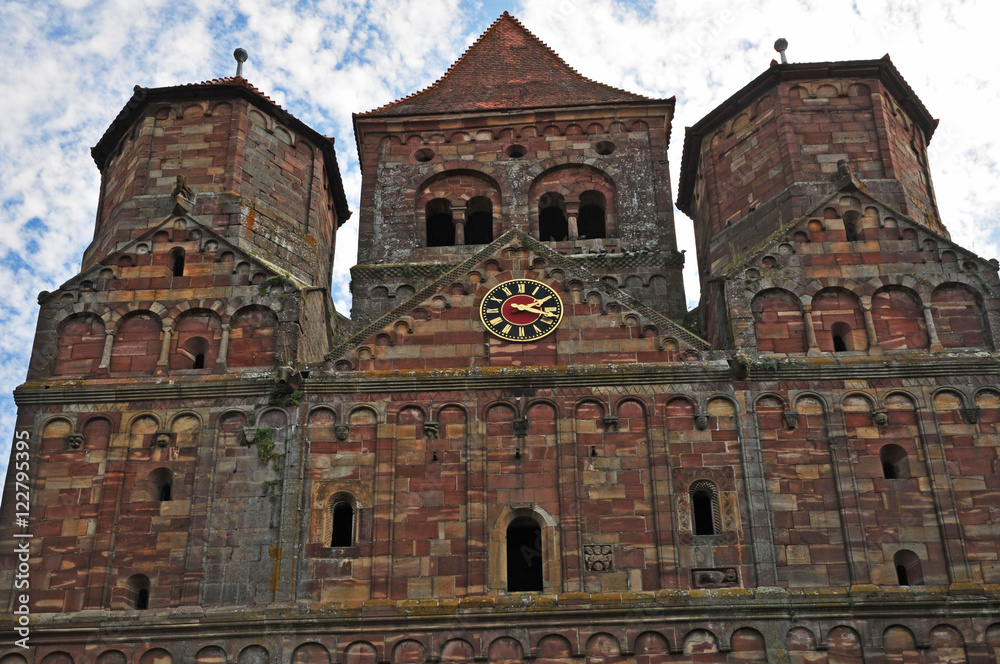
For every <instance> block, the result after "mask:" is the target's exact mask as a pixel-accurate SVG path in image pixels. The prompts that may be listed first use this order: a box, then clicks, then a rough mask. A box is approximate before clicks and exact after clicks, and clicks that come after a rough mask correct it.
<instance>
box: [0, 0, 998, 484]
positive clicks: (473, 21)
mask: <svg viewBox="0 0 1000 664" xmlns="http://www.w3.org/2000/svg"><path fill="white" fill-rule="evenodd" d="M504 10H509V11H510V12H511V13H513V14H514V15H515V16H517V17H518V18H519V19H520V20H521V22H522V23H524V24H525V25H526V26H527V27H528V29H529V30H531V31H532V32H534V33H535V34H536V35H537V36H538V37H540V38H541V39H542V40H543V41H545V42H546V43H548V44H549V45H550V46H551V47H552V48H554V49H555V51H556V52H557V53H559V54H560V55H562V57H563V58H564V59H565V60H566V61H567V62H569V64H570V65H571V66H573V67H575V68H576V69H577V70H578V71H580V72H581V73H583V74H584V75H586V76H589V77H591V78H594V79H597V80H599V81H602V82H605V83H608V84H611V85H614V86H618V87H622V88H625V89H628V90H631V91H634V92H639V93H642V94H646V95H649V96H653V97H670V96H673V95H676V96H677V113H676V118H675V121H674V126H673V139H672V143H671V149H670V162H671V181H672V183H673V185H674V186H676V183H677V174H678V167H679V165H680V147H681V144H682V141H683V128H684V127H685V126H686V125H691V124H694V123H695V122H696V121H697V120H698V119H699V118H701V117H702V116H703V115H704V114H705V113H707V112H708V111H710V110H711V109H712V108H714V107H715V106H716V105H718V104H719V103H720V102H721V101H723V100H724V99H726V98H727V97H728V96H729V95H730V94H732V93H733V92H735V91H736V90H738V89H739V88H740V87H742V86H743V85H744V84H745V83H747V82H748V81H749V80H751V79H752V78H753V77H755V76H757V75H758V74H759V73H761V72H762V71H764V70H765V69H766V68H767V66H768V63H769V62H770V60H771V58H772V57H775V53H774V51H773V48H772V44H773V43H774V40H775V39H776V38H778V37H785V38H787V39H788V41H789V44H790V46H789V49H788V57H789V59H790V61H792V62H806V61H829V60H852V59H871V58H879V57H881V56H882V55H883V54H885V53H889V54H890V55H891V57H892V60H893V62H894V63H895V64H896V66H897V67H898V68H899V70H900V71H901V72H902V74H903V76H904V77H905V78H906V79H907V81H908V82H909V83H910V85H911V86H912V87H913V89H914V90H915V91H916V92H917V94H918V95H919V96H920V97H921V99H922V100H923V102H924V104H925V105H926V106H927V107H928V109H929V110H930V112H931V114H932V115H933V116H934V117H937V118H940V119H941V125H940V127H939V128H938V131H937V133H936V134H935V136H934V139H933V140H932V142H931V172H932V176H933V179H934V183H935V186H936V189H937V194H938V199H939V205H940V208H941V213H942V216H943V218H944V222H945V224H946V225H947V226H948V228H949V230H950V231H951V233H952V236H953V239H955V240H956V241H957V242H959V243H960V244H963V245H964V246H966V247H968V248H970V249H972V250H973V251H975V252H976V253H978V254H979V255H980V256H983V257H985V258H992V257H997V256H1000V230H998V228H1000V187H997V186H996V184H997V181H998V175H1000V166H998V159H1000V129H998V127H997V124H996V121H995V114H996V109H997V108H1000V82H998V81H997V78H996V76H995V75H994V69H995V65H996V63H997V57H996V53H995V50H994V48H995V37H994V34H993V26H994V25H995V11H996V10H995V6H994V5H992V4H991V3H989V2H986V1H979V2H977V1H966V2H922V1H921V2H918V1H917V0H898V1H886V2H883V1H881V0H856V1H854V2H850V1H846V0H754V1H753V2H751V1H750V0H741V1H738V2H722V1H717V0H702V1H699V2H691V1H690V0H662V1H657V0H644V1H640V2H627V1H626V2H622V1H614V0H545V1H542V0H534V1H533V2H528V1H527V0H525V1H524V2H501V1H499V0H494V1H489V2H465V1H459V0H367V1H366V0H356V1H338V2H323V1H316V2H296V3H291V2H287V1H286V0H241V2H240V3H238V5H237V3H231V2H223V1H222V0H198V1H197V2H194V1H191V0H187V1H185V0H144V1H143V2H136V1H135V0H99V1H88V0H65V1H64V2H30V1H29V2H26V1H23V0H4V2H2V3H0V24H2V25H4V26H5V29H4V30H3V31H0V63H2V67H0V90H3V95H2V97H0V155H3V159H0V183H2V184H0V312H2V313H0V472H3V470H4V468H5V465H6V459H7V457H8V455H9V449H10V441H11V438H12V432H13V425H14V415H15V409H14V404H13V399H12V398H11V397H10V394H11V391H12V390H13V389H14V387H16V386H17V385H19V384H20V383H21V382H22V381H23V380H24V376H25V371H26V368H27V362H28V351H29V349H30V346H31V341H32V337H33V333H34V326H35V320H36V316H37V299H36V298H37V294H38V292H39V291H42V290H50V291H51V290H55V289H56V288H58V286H59V285H60V284H61V283H63V282H65V281H66V280H67V279H69V278H70V277H72V276H73V275H74V274H75V273H76V272H77V270H78V269H79V265H80V257H81V255H82V253H83V250H84V249H85V248H86V246H87V244H88V243H89V241H90V239H91V238H92V235H93V226H94V217H95V214H96V206H97V196H98V187H99V184H100V180H99V174H98V172H97V169H96V167H95V166H94V163H93V160H92V159H91V158H90V154H89V150H90V146H92V145H94V144H95V143H96V142H97V140H98V139H99V138H100V137H101V135H102V134H103V132H104V130H105V129H106V128H107V126H108V125H109V124H110V122H111V121H112V120H113V119H114V117H115V115H116V114H117V113H118V111H119V110H120V109H121V107H122V105H123V104H124V103H125V102H126V101H127V100H128V98H129V97H130V96H131V94H132V87H133V86H134V85H142V86H144V87H156V86H166V85H175V84H180V83H189V82H197V81H203V80H208V79H211V78H215V77H219V76H229V75H232V74H233V73H234V72H235V62H234V60H233V58H232V52H233V50H234V49H235V48H236V47H237V46H240V47H243V48H245V49H246V50H247V51H249V53H250V59H249V61H248V62H247V64H246V66H245V71H244V74H245V76H246V77H247V78H248V79H249V80H250V81H251V82H252V83H253V84H254V85H256V86H257V87H258V88H260V89H261V90H263V91H264V92H265V93H266V94H268V95H270V96H271V97H272V98H273V99H275V100H276V101H278V102H279V103H280V104H282V105H283V106H284V107H285V108H287V109H288V110H289V111H291V112H292V114H294V115H295V116H297V117H298V118H299V119H301V120H303V121H305V122H306V123H308V124H309V125H311V126H312V127H313V128H315V129H317V130H318V131H320V132H321V133H323V134H326V135H332V136H335V137H336V138H337V146H338V158H339V161H340V164H341V169H342V171H343V175H344V184H345V188H346V190H347V195H348V202H349V204H350V207H351V208H352V209H354V210H356V209H357V208H358V193H359V190H360V181H361V179H360V173H359V171H358V165H357V155H356V153H355V149H354V136H353V132H352V129H351V120H350V118H351V113H352V112H357V111H365V110H369V109H372V108H375V107H378V106H380V105H382V104H384V103H386V102H388V101H391V100H393V99H396V98H398V97H401V96H403V95H406V94H409V93H411V92H413V91H416V90H418V89H421V88H423V87H425V86H427V85H429V84H430V83H432V82H433V81H434V80H436V79H437V78H438V77H439V76H440V75H441V74H442V73H443V72H444V71H445V70H446V69H447V67H448V66H449V65H450V64H451V62H453V61H454V60H455V59H456V58H457V57H458V56H459V55H461V53H462V52H463V51H464V50H465V48H466V47H467V46H468V45H469V44H470V43H471V42H472V41H473V40H474V39H475V38H476V37H477V36H478V35H479V34H480V33H481V32H482V31H483V30H485V29H486V28H487V27H488V26H489V25H490V23H492V22H493V21H494V20H495V19H496V18H497V16H499V15H500V14H501V13H502V12H503V11H504ZM677 226H678V240H679V242H680V244H681V246H682V247H685V248H689V249H690V248H691V247H692V244H693V234H692V231H691V224H690V221H689V220H688V219H687V218H686V217H685V216H684V215H682V214H680V213H677ZM356 238H357V218H356V217H355V218H354V219H352V220H351V221H350V222H349V223H348V224H347V225H345V226H344V227H343V228H342V229H341V235H340V238H339V239H338V244H337V246H338V254H337V257H336V269H335V279H334V284H333V296H334V300H335V302H336V304H337V308H338V310H339V311H341V312H343V313H345V314H348V313H349V312H350V295H349V293H348V290H347V284H348V282H349V276H348V269H349V268H350V266H351V265H352V264H353V263H354V260H355V249H356ZM688 255H689V256H693V251H689V252H688ZM686 287H687V297H688V300H689V301H696V300H697V297H698V293H697V280H696V278H695V266H694V265H693V264H692V265H689V266H688V269H687V271H686Z"/></svg>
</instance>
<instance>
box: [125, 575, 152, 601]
mask: <svg viewBox="0 0 1000 664" xmlns="http://www.w3.org/2000/svg"><path fill="white" fill-rule="evenodd" d="M125 593H126V598H127V602H128V606H127V608H130V609H139V610H144V609H148V608H149V577H147V576H146V575H144V574H134V575H132V576H130V577H129V578H128V581H126V582H125ZM123 608H126V607H123Z"/></svg>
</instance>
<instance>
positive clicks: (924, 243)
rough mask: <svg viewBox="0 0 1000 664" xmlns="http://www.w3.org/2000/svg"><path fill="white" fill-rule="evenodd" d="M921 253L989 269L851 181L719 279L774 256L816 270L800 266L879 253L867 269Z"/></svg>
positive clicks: (724, 270) (738, 260)
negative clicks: (795, 257)
mask: <svg viewBox="0 0 1000 664" xmlns="http://www.w3.org/2000/svg"><path fill="white" fill-rule="evenodd" d="M849 225H852V226H853V230H852V235H853V239H848V235H847V230H845V229H846V228H847V226H849ZM805 245H808V246H805ZM920 251H925V252H927V251H931V252H933V253H935V254H936V256H937V259H936V260H952V259H954V260H956V261H958V262H960V263H962V262H965V261H968V260H973V261H975V262H976V263H978V264H979V266H980V267H981V268H984V269H986V268H987V267H988V266H989V262H988V261H986V260H984V259H983V258H981V257H979V256H977V255H975V254H973V253H972V252H971V251H969V250H967V249H965V248H964V247H961V246H959V245H958V244H956V243H955V242H953V241H952V240H951V239H950V238H948V237H946V236H944V235H941V234H940V233H938V232H936V231H934V230H932V229H931V228H928V227H927V226H925V225H923V224H920V223H918V222H917V221H915V220H914V219H913V218H911V217H909V216H907V215H906V214H904V213H902V212H900V211H899V210H897V209H895V208H893V207H892V206H890V205H888V204H887V203H884V202H883V201H881V200H879V199H878V198H877V197H875V196H873V195H872V194H870V193H869V192H868V191H866V190H865V188H864V185H863V184H862V183H861V182H859V181H858V180H856V179H855V178H853V177H848V178H846V179H845V181H844V182H842V183H840V186H838V187H837V189H836V191H834V192H833V193H831V194H830V195H828V196H827V197H825V198H824V199H822V200H821V201H820V202H819V203H817V204H816V205H815V206H814V207H813V209H812V210H811V211H810V212H809V213H808V214H805V215H803V216H801V217H799V218H797V219H795V220H793V221H791V222H789V223H788V224H784V225H782V226H781V227H780V228H779V229H778V230H776V231H775V232H774V233H772V234H771V235H769V236H767V237H766V238H764V239H763V240H761V241H760V242H759V243H758V244H757V245H756V246H755V247H753V248H751V249H750V250H748V251H746V252H744V253H742V254H741V255H740V256H739V257H738V258H736V259H734V260H733V261H731V262H730V263H729V264H728V265H726V266H725V267H723V268H722V270H720V274H721V275H722V276H724V277H726V278H729V279H732V278H735V277H737V276H738V275H739V274H741V273H742V272H743V271H744V270H745V269H746V268H747V267H748V266H753V265H759V264H761V262H762V259H765V258H767V257H774V259H775V261H776V262H777V263H778V264H780V265H784V263H783V262H782V259H781V257H782V256H787V255H791V254H795V255H798V256H800V257H803V258H801V259H800V260H799V261H798V262H799V263H801V262H802V261H803V260H805V257H807V256H822V257H823V258H822V259H817V260H815V261H813V263H814V264H815V265H812V266H810V265H805V264H801V265H800V267H802V268H804V269H805V268H808V267H815V266H816V265H824V264H825V265H827V266H830V265H849V264H850V262H849V261H846V262H845V261H843V260H839V261H838V260H837V259H836V256H837V255H838V254H842V255H844V256H859V255H863V254H874V253H878V254H879V260H877V261H875V260H872V261H864V260H862V261H861V262H863V263H868V264H876V263H877V264H882V265H889V264H893V263H897V262H899V263H911V262H912V260H913V253H914V252H920ZM785 262H787V261H785ZM765 266H766V262H765ZM989 269H994V268H992V267H990V268H989Z"/></svg>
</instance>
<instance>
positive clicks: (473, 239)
mask: <svg viewBox="0 0 1000 664" xmlns="http://www.w3.org/2000/svg"><path fill="white" fill-rule="evenodd" d="M492 241H493V201H491V200H490V199H488V198H486V197H485V196H476V197H475V198H473V199H472V200H470V201H469V203H468V205H467V206H466V208H465V243H466V244H489V243H490V242H492Z"/></svg>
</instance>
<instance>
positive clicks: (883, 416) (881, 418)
mask: <svg viewBox="0 0 1000 664" xmlns="http://www.w3.org/2000/svg"><path fill="white" fill-rule="evenodd" d="M872 421H873V422H875V424H876V425H877V426H880V427H884V426H885V425H887V424H889V412H888V411H887V410H885V409H884V408H879V409H878V410H876V411H874V412H873V413H872Z"/></svg>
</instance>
